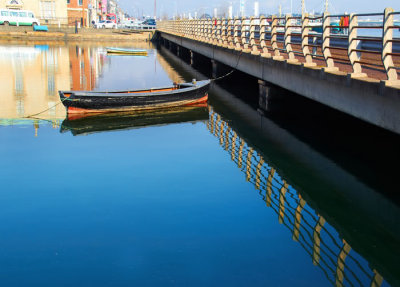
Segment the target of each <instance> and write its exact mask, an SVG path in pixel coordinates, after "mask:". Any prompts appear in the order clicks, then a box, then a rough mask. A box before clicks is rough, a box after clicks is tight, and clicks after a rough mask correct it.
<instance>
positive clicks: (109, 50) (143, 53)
mask: <svg viewBox="0 0 400 287" xmlns="http://www.w3.org/2000/svg"><path fill="white" fill-rule="evenodd" d="M106 50H107V53H108V54H121V55H138V56H147V50H141V49H126V48H106Z"/></svg>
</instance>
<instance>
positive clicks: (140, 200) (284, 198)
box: [0, 44, 400, 286]
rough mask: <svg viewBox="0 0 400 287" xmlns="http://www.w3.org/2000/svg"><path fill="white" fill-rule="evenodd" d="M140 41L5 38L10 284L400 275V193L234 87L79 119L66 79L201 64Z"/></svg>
mask: <svg viewBox="0 0 400 287" xmlns="http://www.w3.org/2000/svg"><path fill="white" fill-rule="evenodd" d="M137 47H138V48H146V49H148V50H149V56H148V57H129V56H108V55H107V54H105V52H104V47H101V46H98V45H96V44H86V45H82V46H75V45H72V44H71V45H69V46H51V45H50V46H48V45H25V46H18V45H11V44H1V45H0V51H1V53H0V66H1V69H0V82H1V86H2V93H1V95H0V159H1V160H0V180H1V190H0V234H1V235H0V284H1V285H2V286H396V285H398V284H399V282H400V281H399V274H398V269H399V268H398V267H399V266H398V258H399V257H398V256H399V254H400V250H399V238H400V236H399V221H398V218H399V217H398V216H399V214H400V212H399V208H398V206H397V205H396V204H394V203H393V202H392V201H391V200H389V199H388V198H387V197H386V196H383V195H381V194H380V193H378V192H376V189H374V188H373V187H371V186H372V185H369V184H368V183H365V181H363V180H362V179H360V178H359V177H357V176H354V175H353V174H351V173H349V172H348V171H347V170H346V169H343V168H342V167H341V166H340V165H339V164H337V163H335V162H334V161H332V160H331V159H329V158H328V157H326V156H325V155H324V154H323V153H321V152H319V151H316V150H314V149H313V148H312V147H310V146H309V145H308V144H306V143H304V142H302V141H301V140H300V139H299V138H298V137H296V136H294V135H293V134H292V133H291V132H290V131H288V130H287V129H286V128H283V127H282V126H281V125H279V124H276V122H274V121H273V120H271V119H269V118H265V117H262V116H260V114H259V113H257V111H256V110H255V109H254V108H253V107H251V105H247V104H244V103H243V102H242V101H241V100H239V99H238V98H237V97H235V96H234V95H232V94H231V93H230V92H228V91H226V90H225V89H223V88H222V87H219V86H214V87H213V88H212V89H211V91H210V97H211V99H210V105H209V107H208V108H198V109H176V110H170V111H163V112H158V113H149V114H142V115H127V116H120V117H113V118H109V117H105V118H97V119H96V118H95V119H92V120H90V119H89V120H84V119H83V120H76V121H69V120H66V119H65V111H64V108H63V106H62V105H57V104H58V103H59V100H58V96H57V91H58V90H69V89H74V90H81V89H83V90H108V89H110V90H111V89H128V88H129V89H134V88H144V87H149V86H151V87H156V86H162V85H169V84H170V83H171V82H173V81H183V80H190V79H191V78H193V77H196V78H198V79H200V78H202V77H204V76H202V75H201V74H200V72H198V71H197V70H193V69H191V68H190V67H189V66H188V65H187V64H185V63H184V62H183V61H182V60H180V59H178V58H177V57H175V56H173V55H172V54H171V53H170V52H168V51H166V50H165V49H162V50H157V49H155V48H154V47H152V46H150V45H149V44H142V45H137ZM43 110H46V111H45V112H44V113H42V114H40V115H38V116H36V117H35V118H30V119H27V118H24V117H25V116H27V115H31V114H35V113H37V112H40V111H43Z"/></svg>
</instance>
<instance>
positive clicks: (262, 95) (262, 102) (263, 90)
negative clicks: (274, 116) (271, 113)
mask: <svg viewBox="0 0 400 287" xmlns="http://www.w3.org/2000/svg"><path fill="white" fill-rule="evenodd" d="M269 94H270V87H268V86H267V83H266V82H265V81H263V80H258V105H259V107H260V109H261V110H263V111H268V100H269Z"/></svg>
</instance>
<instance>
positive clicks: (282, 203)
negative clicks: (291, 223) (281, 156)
mask: <svg viewBox="0 0 400 287" xmlns="http://www.w3.org/2000/svg"><path fill="white" fill-rule="evenodd" d="M287 188H288V184H287V183H286V181H283V186H282V187H281V190H280V191H279V223H280V224H282V223H283V222H284V220H285V203H286V192H287Z"/></svg>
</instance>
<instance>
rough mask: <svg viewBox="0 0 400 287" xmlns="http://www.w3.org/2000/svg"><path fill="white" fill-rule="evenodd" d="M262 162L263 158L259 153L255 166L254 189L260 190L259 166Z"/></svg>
mask: <svg viewBox="0 0 400 287" xmlns="http://www.w3.org/2000/svg"><path fill="white" fill-rule="evenodd" d="M263 164H264V159H263V158H262V157H261V155H260V160H259V161H258V164H257V167H256V189H257V190H260V182H261V168H262V166H263Z"/></svg>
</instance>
